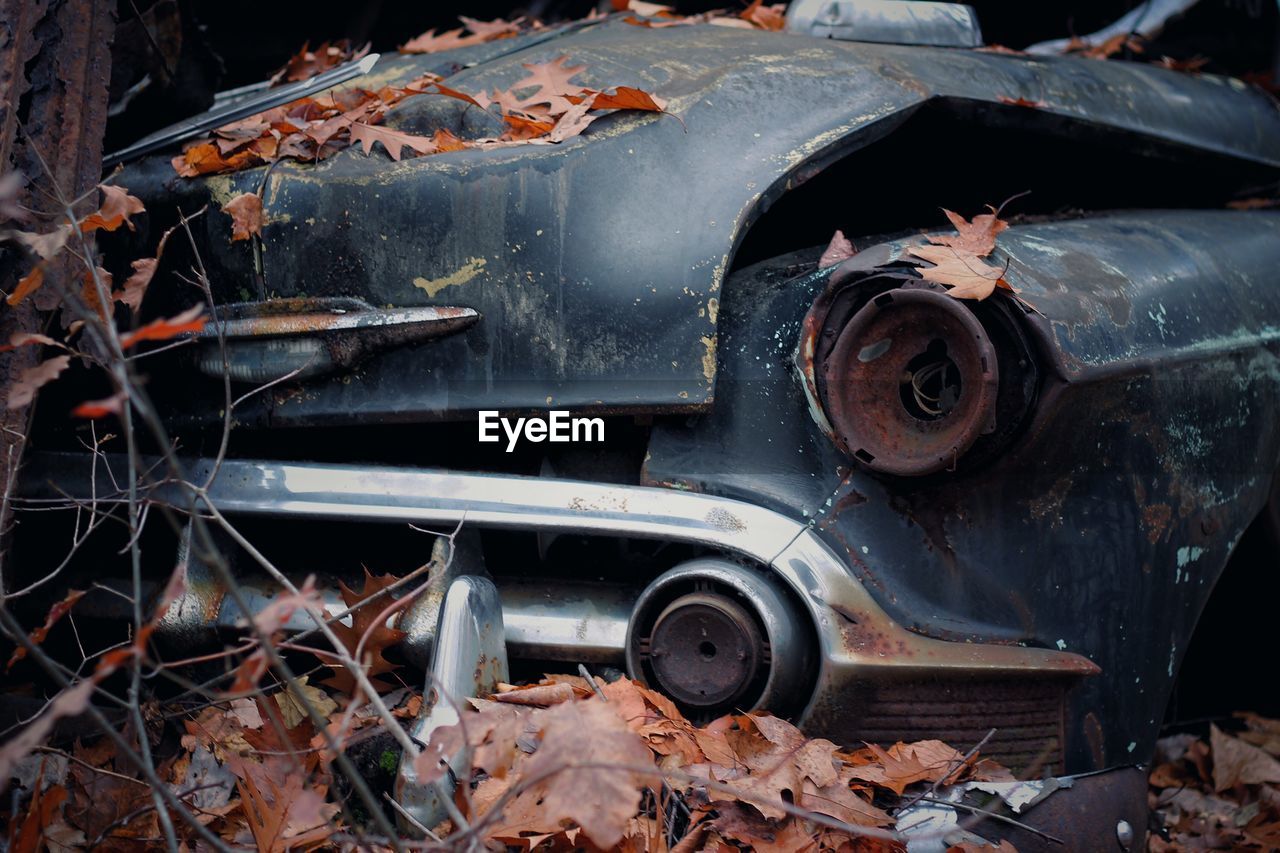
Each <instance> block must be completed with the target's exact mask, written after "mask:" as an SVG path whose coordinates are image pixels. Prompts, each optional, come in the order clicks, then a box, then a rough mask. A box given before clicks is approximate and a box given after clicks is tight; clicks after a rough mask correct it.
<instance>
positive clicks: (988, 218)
mask: <svg viewBox="0 0 1280 853" xmlns="http://www.w3.org/2000/svg"><path fill="white" fill-rule="evenodd" d="M987 209H988V210H990V211H991V212H990V213H982V214H979V215H978V216H975V217H973V221H972V222H970V221H968V220H966V219H965V218H964V217H963V216H961V215H960V214H958V213H956V212H954V211H951V210H947V209H946V208H943V209H942V212H943V213H944V214H946V217H947V219H948V221H950V222H951V226H952V227H953V228H955V229H956V233H955V234H930V235H929V242H930V243H933V244H934V245H937V246H951V247H952V248H954V249H961V250H963V251H966V252H972V253H973V254H975V255H978V256H980V257H986V256H987V255H989V254H991V253H992V252H994V251H995V248H996V236H997V235H998V234H1000V233H1001V232H1003V231H1004V230H1005V229H1007V228H1008V227H1009V223H1008V222H1005V221H1004V220H1003V219H1001V218H1000V215H999V212H998V211H997V210H996V209H995V208H994V207H991V206H990V205H987Z"/></svg>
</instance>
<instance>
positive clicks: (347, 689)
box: [321, 569, 405, 695]
mask: <svg viewBox="0 0 1280 853" xmlns="http://www.w3.org/2000/svg"><path fill="white" fill-rule="evenodd" d="M397 580H399V578H397V577H396V576H395V575H380V576H377V577H375V576H374V575H372V574H370V573H369V570H368V569H365V570H364V586H363V588H362V589H361V590H360V592H356V591H355V590H353V589H351V588H350V587H348V586H347V585H346V584H345V583H340V584H339V585H338V586H339V589H340V591H341V593H342V600H343V602H344V603H345V604H346V605H347V607H356V610H355V611H354V612H353V613H352V614H351V625H350V626H348V625H343V624H340V623H338V624H334V625H333V626H332V628H333V632H334V633H335V634H337V635H338V638H339V639H340V640H342V643H343V645H345V646H346V647H347V651H348V652H349V653H350V654H352V655H354V654H355V653H356V647H357V646H359V645H360V643H361V641H362V640H363V641H364V650H363V652H362V655H363V658H364V659H363V660H361V661H360V663H362V664H365V665H366V668H365V674H366V675H367V676H368V677H369V680H370V681H371V682H372V683H373V685H374V686H375V687H379V686H385V685H383V684H382V683H381V681H380V680H379V679H377V678H376V676H378V675H383V674H385V673H388V672H391V671H392V670H394V669H396V668H397V667H398V665H397V664H393V663H392V662H391V661H389V660H387V659H386V658H384V657H383V656H382V652H383V651H384V650H385V649H386V648H387V647H389V646H393V645H395V644H396V643H398V642H400V641H401V640H403V639H404V637H405V634H404V632H403V631H399V630H397V629H395V628H388V627H387V626H386V623H385V621H384V622H379V621H378V615H379V614H380V613H381V612H382V610H383V609H384V608H386V606H387V605H388V604H390V603H391V601H392V599H391V598H390V597H389V596H382V597H380V598H378V599H377V600H375V601H372V602H370V603H368V604H361V602H363V601H365V599H367V598H370V597H371V596H373V595H375V594H376V593H378V592H379V591H381V590H383V589H386V588H387V587H389V586H391V585H392V584H394V583H395V582H396V581H397ZM357 605H359V606H357ZM366 635H367V639H366ZM330 666H331V667H332V668H333V675H331V676H330V677H329V678H327V679H325V680H324V681H323V682H321V683H322V684H325V685H328V686H330V687H333V688H336V689H337V690H340V691H342V692H343V693H346V694H347V695H351V694H352V693H353V692H354V690H355V679H354V678H352V677H351V673H349V672H347V669H346V667H344V666H342V665H341V664H333V663H331V664H330Z"/></svg>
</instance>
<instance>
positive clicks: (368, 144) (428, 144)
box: [351, 122, 438, 162]
mask: <svg viewBox="0 0 1280 853" xmlns="http://www.w3.org/2000/svg"><path fill="white" fill-rule="evenodd" d="M351 141H352V142H357V143H359V144H360V145H361V147H363V148H364V153H365V154H371V153H373V143H375V142H380V143H382V147H383V148H385V149H386V150H387V153H388V154H390V155H391V159H392V160H395V161H396V162H399V161H400V157H401V155H402V154H403V152H404V149H405V148H410V149H412V150H413V151H414V153H416V154H431V153H433V152H435V151H437V150H438V147H437V146H436V141H435V138H434V137H430V136H415V135H413V134H411V133H403V132H401V131H399V130H392V129H391V128H389V127H382V126H381V125H372V124H365V123H364V122H356V123H354V124H352V125H351Z"/></svg>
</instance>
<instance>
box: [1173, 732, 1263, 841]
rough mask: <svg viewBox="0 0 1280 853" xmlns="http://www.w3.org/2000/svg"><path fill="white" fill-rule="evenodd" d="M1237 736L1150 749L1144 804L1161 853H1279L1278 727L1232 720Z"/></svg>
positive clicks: (1181, 739)
mask: <svg viewBox="0 0 1280 853" xmlns="http://www.w3.org/2000/svg"><path fill="white" fill-rule="evenodd" d="M1236 718H1237V720H1238V721H1239V722H1240V723H1243V726H1244V727H1243V729H1241V730H1240V731H1238V732H1235V733H1234V734H1228V733H1226V732H1224V731H1222V730H1221V729H1219V728H1218V727H1217V726H1210V728H1209V742H1208V743H1205V741H1204V739H1203V738H1199V737H1196V736H1195V735H1192V734H1177V735H1173V736H1171V737H1167V738H1164V739H1162V740H1160V741H1159V742H1158V743H1157V744H1156V760H1155V762H1154V763H1155V766H1154V768H1153V769H1152V771H1151V777H1150V784H1151V790H1150V795H1149V798H1148V799H1149V802H1150V805H1151V809H1152V811H1154V812H1155V814H1156V816H1157V819H1158V821H1157V826H1158V827H1159V830H1158V831H1157V832H1153V833H1152V836H1151V838H1150V841H1149V844H1148V847H1149V849H1151V850H1153V851H1156V853H1163V851H1187V850H1277V849H1280V760H1277V759H1278V758H1280V720H1269V719H1267V718H1265V717H1260V716H1258V715H1257V714H1251V713H1241V714H1237V715H1236Z"/></svg>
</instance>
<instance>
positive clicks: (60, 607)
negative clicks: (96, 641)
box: [5, 589, 85, 672]
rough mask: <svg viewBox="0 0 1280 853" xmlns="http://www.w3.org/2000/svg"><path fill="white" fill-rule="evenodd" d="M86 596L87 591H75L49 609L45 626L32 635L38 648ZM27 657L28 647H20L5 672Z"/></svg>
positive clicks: (14, 651) (45, 618)
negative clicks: (60, 621)
mask: <svg viewBox="0 0 1280 853" xmlns="http://www.w3.org/2000/svg"><path fill="white" fill-rule="evenodd" d="M84 594H85V590H80V589H73V590H71V591H70V592H69V593H67V597H66V598H64V599H62V600H61V601H58V602H55V603H54V605H53V606H52V607H50V608H49V613H48V614H47V615H46V616H45V617H44V624H43V625H41V626H40V627H39V628H36V629H34V630H33V631H32V632H31V634H30V639H31V642H33V643H35V644H36V645H37V646H38V645H40V644H41V643H43V642H44V640H45V637H47V636H49V630H50V629H51V628H53V626H54V625H56V624H58V620H60V619H61V618H62V617H63V616H66V615H67V614H68V613H70V612H71V608H72V607H74V606H75V603H76V602H77V601H79V600H80V599H81V597H82V596H83V595H84ZM26 656H27V647H26V646H18V647H17V648H16V649H14V650H13V655H12V656H11V657H10V658H9V663H8V664H7V665H6V666H5V672H8V671H9V670H10V669H12V668H13V665H14V664H15V663H17V662H18V661H20V660H22V659H23V658H24V657H26Z"/></svg>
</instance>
